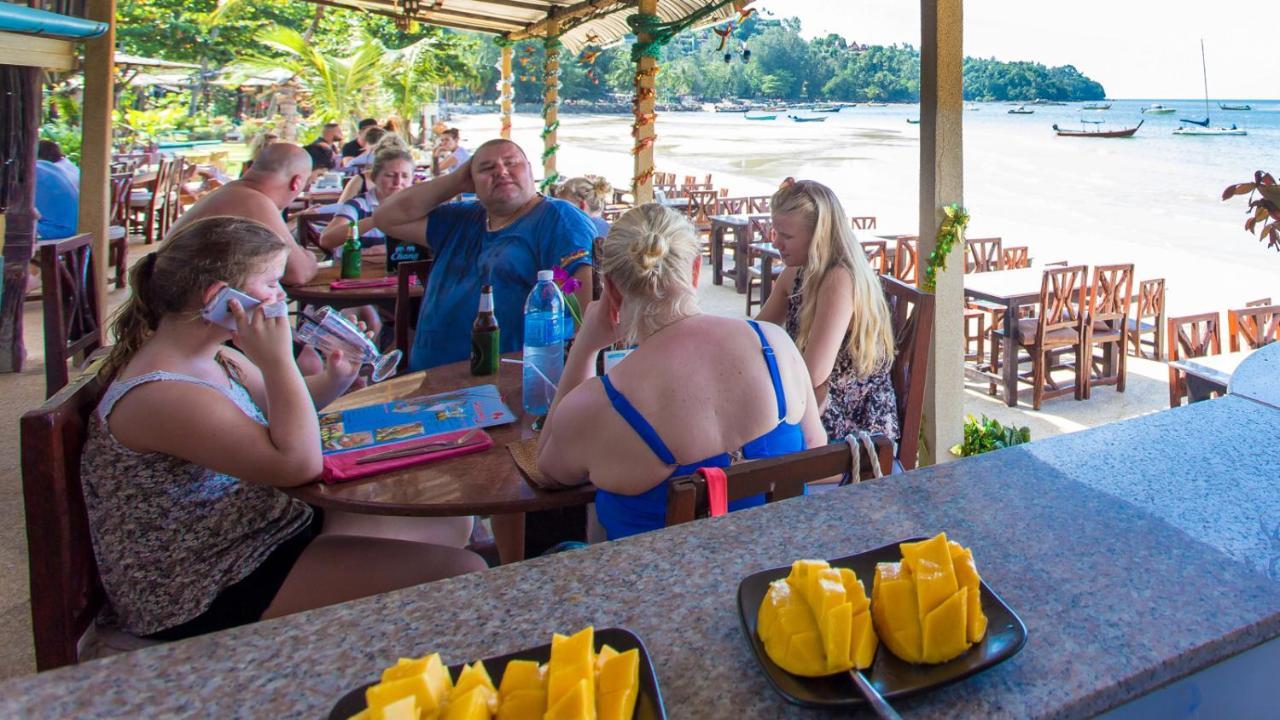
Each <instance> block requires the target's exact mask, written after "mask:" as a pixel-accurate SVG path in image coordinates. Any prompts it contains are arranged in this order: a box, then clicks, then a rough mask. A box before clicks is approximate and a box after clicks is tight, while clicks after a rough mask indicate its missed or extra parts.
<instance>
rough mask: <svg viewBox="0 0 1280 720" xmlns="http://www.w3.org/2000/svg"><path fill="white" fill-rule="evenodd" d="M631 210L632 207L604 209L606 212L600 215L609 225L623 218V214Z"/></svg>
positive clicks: (622, 206)
mask: <svg viewBox="0 0 1280 720" xmlns="http://www.w3.org/2000/svg"><path fill="white" fill-rule="evenodd" d="M630 209H631V206H630V205H615V206H610V207H607V208H605V209H604V212H602V213H601V214H600V217H602V218H604V221H605V222H607V223H609V224H613V222H614V221H615V220H617V219H618V218H620V217H622V215H623V213H625V212H626V211H628V210H630Z"/></svg>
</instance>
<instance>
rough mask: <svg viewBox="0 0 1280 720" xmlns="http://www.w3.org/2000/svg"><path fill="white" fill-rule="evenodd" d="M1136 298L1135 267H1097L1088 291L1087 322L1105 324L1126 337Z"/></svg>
mask: <svg viewBox="0 0 1280 720" xmlns="http://www.w3.org/2000/svg"><path fill="white" fill-rule="evenodd" d="M1132 299H1133V264H1132V263H1130V264H1128V265H1097V266H1095V267H1094V268H1093V285H1092V287H1090V288H1089V318H1088V322H1090V323H1094V326H1095V327H1097V323H1103V324H1105V325H1106V326H1107V328H1109V329H1111V330H1115V331H1118V332H1120V333H1121V334H1123V332H1124V329H1125V325H1126V324H1127V322H1128V320H1129V303H1130V301H1132Z"/></svg>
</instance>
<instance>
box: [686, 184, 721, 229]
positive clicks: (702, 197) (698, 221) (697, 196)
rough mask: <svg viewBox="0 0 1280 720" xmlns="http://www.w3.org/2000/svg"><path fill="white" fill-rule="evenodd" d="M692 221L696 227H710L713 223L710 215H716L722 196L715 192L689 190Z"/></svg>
mask: <svg viewBox="0 0 1280 720" xmlns="http://www.w3.org/2000/svg"><path fill="white" fill-rule="evenodd" d="M688 194H689V205H688V207H689V212H690V213H691V214H690V218H689V219H690V220H692V221H693V224H694V226H695V227H699V228H701V227H703V226H708V225H709V224H710V223H711V221H710V220H708V219H707V216H708V215H715V214H716V208H717V207H718V206H719V204H720V196H719V194H718V193H716V191H715V190H689V191H688Z"/></svg>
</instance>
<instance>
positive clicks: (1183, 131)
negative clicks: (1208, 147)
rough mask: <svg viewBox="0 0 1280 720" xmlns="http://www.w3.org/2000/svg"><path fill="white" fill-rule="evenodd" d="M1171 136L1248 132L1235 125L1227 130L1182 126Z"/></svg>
mask: <svg viewBox="0 0 1280 720" xmlns="http://www.w3.org/2000/svg"><path fill="white" fill-rule="evenodd" d="M1173 134H1174V135H1199V136H1211V135H1248V134H1249V131H1247V130H1245V129H1244V128H1238V127H1236V126H1235V125H1232V126H1231V127H1229V128H1225V127H1200V126H1199V125H1182V126H1180V127H1178V128H1176V129H1174V131H1173Z"/></svg>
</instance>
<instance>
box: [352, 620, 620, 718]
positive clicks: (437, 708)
mask: <svg viewBox="0 0 1280 720" xmlns="http://www.w3.org/2000/svg"><path fill="white" fill-rule="evenodd" d="M639 694H640V653H639V651H638V650H628V651H626V652H622V653H620V652H618V651H617V650H614V649H613V648H611V647H609V646H608V645H605V646H603V648H602V649H601V650H600V652H599V653H596V652H595V631H594V629H593V628H591V627H587V628H584V629H583V630H582V631H580V632H578V633H576V634H574V635H571V636H565V635H559V634H557V635H555V636H554V637H553V638H552V641H551V661H550V662H549V663H547V664H546V665H539V664H538V663H536V662H534V661H532V660H512V661H510V662H508V663H507V667H506V669H505V670H504V671H503V673H502V683H501V684H500V686H499V687H497V688H495V687H494V684H493V680H492V679H491V678H490V676H489V673H488V670H487V669H486V668H485V666H484V663H483V662H479V661H477V662H475V663H473V664H471V665H465V666H463V669H462V671H461V672H460V673H459V674H458V678H457V681H456V683H455V682H454V680H453V678H452V677H450V675H449V670H448V668H447V667H445V665H444V664H443V663H442V662H441V661H440V656H439V655H428V656H426V657H422V658H418V659H408V658H401V659H400V660H399V661H398V662H397V663H396V664H395V665H393V666H391V667H389V668H387V669H386V670H385V671H383V673H382V681H381V682H379V683H378V684H376V685H373V686H371V687H370V688H369V689H368V690H367V691H366V692H365V700H366V703H367V704H368V708H367V709H365V710H362V711H361V712H359V713H357V714H356V715H354V716H353V717H352V720H492V719H493V718H498V720H630V718H631V717H632V716H633V715H634V713H635V707H636V701H637V699H638V698H639Z"/></svg>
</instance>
